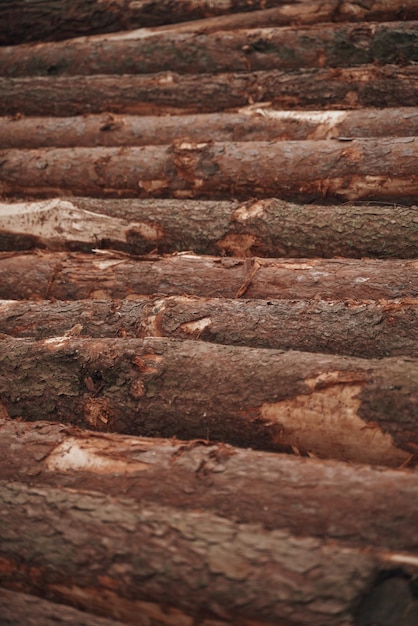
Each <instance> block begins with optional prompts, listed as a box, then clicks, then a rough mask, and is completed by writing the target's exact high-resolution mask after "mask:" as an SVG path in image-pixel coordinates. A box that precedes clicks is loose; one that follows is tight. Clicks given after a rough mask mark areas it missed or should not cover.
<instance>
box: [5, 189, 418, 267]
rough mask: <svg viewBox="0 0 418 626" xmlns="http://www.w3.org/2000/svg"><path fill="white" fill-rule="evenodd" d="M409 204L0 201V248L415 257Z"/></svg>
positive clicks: (416, 235)
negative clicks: (329, 204) (320, 204)
mask: <svg viewBox="0 0 418 626" xmlns="http://www.w3.org/2000/svg"><path fill="white" fill-rule="evenodd" d="M416 222H417V210H416V208H415V207H406V206H396V204H395V205H391V206H383V205H380V206H379V205H374V204H370V205H355V204H354V205H350V204H344V205H331V206H327V205H325V206H318V205H300V204H292V203H287V202H283V201H281V200H277V199H275V198H269V199H267V200H258V201H255V202H251V201H250V202H248V203H243V204H240V203H239V202H236V201H195V200H167V199H166V200H126V199H125V200H123V199H122V200H121V199H112V200H109V199H107V200H103V199H97V198H80V197H73V198H68V199H67V198H64V199H59V198H56V199H53V200H46V201H41V202H22V203H17V202H14V203H13V202H11V203H0V250H30V249H33V248H36V247H39V248H47V249H49V250H77V249H78V250H82V251H87V250H92V249H97V248H100V249H106V248H114V249H118V250H123V251H125V252H129V253H132V254H139V255H145V254H149V253H151V252H153V251H154V252H155V251H158V252H159V253H163V254H167V253H172V252H180V251H193V252H195V253H196V254H212V255H216V254H219V253H220V254H223V255H229V256H240V257H250V256H254V255H255V256H259V257H279V256H280V257H315V256H316V257H333V256H344V257H353V258H363V257H379V258H381V259H384V258H390V257H397V258H415V257H416V256H418V232H417V227H416Z"/></svg>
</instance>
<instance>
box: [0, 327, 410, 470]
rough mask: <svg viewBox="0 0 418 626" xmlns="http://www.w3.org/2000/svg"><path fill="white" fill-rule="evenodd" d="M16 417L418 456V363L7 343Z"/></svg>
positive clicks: (235, 350) (256, 444) (320, 450)
mask: <svg viewBox="0 0 418 626" xmlns="http://www.w3.org/2000/svg"><path fill="white" fill-rule="evenodd" d="M2 349H3V352H2V355H1V356H0V359H1V360H0V363H1V371H0V399H1V400H0V401H1V402H2V404H3V407H4V410H6V411H8V412H9V414H10V416H12V417H21V418H23V419H27V420H28V419H34V420H37V419H55V420H58V421H61V422H66V423H71V424H75V425H79V426H82V427H87V428H92V429H93V430H101V431H109V432H120V433H125V434H135V435H143V436H162V437H172V436H176V437H179V438H182V439H194V438H205V439H212V440H214V441H225V442H227V443H231V444H233V445H237V446H240V447H252V448H256V449H263V450H271V451H285V452H292V451H297V452H298V453H300V454H314V455H315V456H319V457H321V458H334V459H342V460H350V461H354V462H362V463H371V464H383V465H387V466H392V467H398V466H399V465H402V464H404V463H411V464H414V463H415V462H416V460H417V458H418V457H417V456H416V451H417V448H418V428H417V423H416V422H417V415H418V411H417V406H418V360H416V359H415V360H414V359H411V358H409V357H408V358H406V357H405V358H401V357H397V358H387V359H370V360H368V359H367V360H366V359H357V358H354V357H342V356H334V355H324V354H312V353H308V352H292V351H290V352H284V351H278V350H263V349H255V348H247V347H236V346H223V345H218V344H209V343H206V342H196V341H176V340H173V339H165V338H146V339H142V340H141V339H83V338H79V337H76V338H74V337H71V336H66V337H56V338H49V339H45V340H41V341H35V340H31V339H14V338H8V337H5V338H3V340H2Z"/></svg>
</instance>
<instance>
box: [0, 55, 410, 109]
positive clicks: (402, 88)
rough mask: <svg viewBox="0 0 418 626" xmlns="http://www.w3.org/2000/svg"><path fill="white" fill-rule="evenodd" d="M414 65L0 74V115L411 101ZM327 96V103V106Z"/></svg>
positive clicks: (346, 105)
mask: <svg viewBox="0 0 418 626" xmlns="http://www.w3.org/2000/svg"><path fill="white" fill-rule="evenodd" d="M417 78H418V67H417V66H415V65H409V66H408V65H407V66H399V65H383V66H376V65H369V64H368V65H361V66H359V67H351V68H331V69H329V68H323V69H302V70H293V71H281V70H271V71H260V72H235V73H221V74H207V75H206V77H205V81H204V83H202V79H201V76H200V75H185V74H176V73H173V72H163V73H158V74H147V75H139V76H132V75H127V76H97V75H96V76H56V77H46V76H34V77H31V78H0V115H16V114H23V115H42V116H50V115H57V116H68V115H80V114H84V113H102V112H112V113H132V114H141V115H155V114H158V115H162V114H167V113H211V112H216V111H223V110H225V109H236V108H238V107H243V106H247V105H248V104H253V103H254V102H257V103H258V102H271V103H272V104H273V106H274V107H275V108H278V109H289V108H295V109H296V108H307V109H317V108H324V109H326V108H328V109H329V108H331V109H332V108H334V109H338V108H358V107H374V106H375V107H398V106H399V107H401V106H412V107H416V105H417V101H418V86H417ZM324 102H325V103H326V105H324Z"/></svg>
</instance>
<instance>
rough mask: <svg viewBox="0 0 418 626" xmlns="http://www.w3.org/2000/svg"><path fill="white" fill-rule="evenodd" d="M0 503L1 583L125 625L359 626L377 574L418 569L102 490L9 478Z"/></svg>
mask: <svg viewBox="0 0 418 626" xmlns="http://www.w3.org/2000/svg"><path fill="white" fill-rule="evenodd" d="M0 504H1V506H0V511H1V513H0V515H1V518H2V520H3V526H4V530H3V532H2V542H1V544H0V545H1V546H2V547H3V549H2V559H1V569H0V581H1V579H6V580H7V583H8V586H9V587H10V586H12V585H13V584H14V585H16V586H18V587H19V590H22V591H24V592H35V593H39V594H44V595H47V596H48V597H49V598H51V597H52V598H54V599H56V600H58V601H66V602H70V603H76V604H77V605H78V606H80V608H83V609H85V610H91V611H94V612H97V613H102V614H105V615H106V616H107V617H110V618H118V619H122V620H123V621H125V622H127V623H128V624H143V616H144V615H147V616H149V617H151V618H152V617H157V619H160V620H161V621H162V622H163V623H165V624H167V625H171V626H172V625H173V624H176V625H177V624H178V625H182V626H191V625H192V624H193V623H196V622H197V621H199V622H201V621H202V620H205V619H207V620H208V622H209V623H210V624H212V625H213V626H214V625H215V624H216V626H222V625H224V626H225V625H226V624H234V625H237V624H243V625H245V626H247V625H249V624H251V626H262V625H265V626H273V625H275V626H278V625H280V626H281V625H283V626H301V625H308V624H309V626H331V625H332V626H354V624H355V623H357V624H358V619H357V618H359V617H360V619H361V616H362V614H363V613H364V606H365V602H366V601H367V600H369V602H370V600H372V604H373V596H372V594H373V592H375V591H378V590H379V588H380V586H381V581H380V580H379V572H380V571H382V570H386V571H389V572H390V571H391V570H392V571H393V567H394V564H398V563H399V562H400V563H403V562H406V563H407V564H408V563H409V566H408V565H407V566H406V568H405V569H406V571H407V573H408V574H409V575H410V576H411V575H414V574H416V570H417V564H416V563H417V557H416V554H415V553H411V552H410V553H407V554H398V553H396V552H395V553H394V552H392V551H389V550H380V551H378V550H367V551H365V550H364V549H359V548H358V547H355V546H353V547H351V546H349V547H347V546H346V545H345V544H344V543H343V542H332V543H328V542H326V541H320V540H318V539H316V538H310V537H307V538H305V537H294V536H292V535H289V534H288V533H286V532H284V531H279V530H273V531H272V530H270V529H266V528H264V527H263V526H262V525H261V524H245V523H241V522H234V521H232V520H229V519H225V518H222V517H219V516H218V515H216V514H210V513H209V514H208V513H207V512H201V511H183V510H179V509H173V508H172V507H165V506H162V505H159V504H152V505H151V504H150V505H147V506H146V507H145V506H144V505H143V504H142V503H141V502H139V503H136V502H135V501H134V500H133V499H132V498H130V497H127V496H122V497H116V498H115V497H110V496H109V495H107V494H106V493H104V492H98V491H86V490H84V489H81V490H74V489H67V488H63V487H60V488H53V487H33V486H26V485H24V484H22V483H18V482H7V483H6V482H5V481H1V483H0ZM16 529H19V530H18V532H17V531H16ZM0 554H1V553H0ZM395 567H396V565H395ZM403 569H404V568H402V570H401V573H399V570H398V571H397V572H396V573H397V576H396V574H395V578H394V579H392V584H391V585H389V586H388V585H386V593H388V591H391V590H392V591H394V592H395V593H392V594H390V596H391V599H392V602H391V605H392V606H391V608H392V611H391V613H392V614H395V616H396V618H397V619H398V621H397V622H396V624H397V625H398V624H402V625H403V626H414V624H415V622H413V621H411V617H412V618H413V619H414V618H415V617H416V601H414V598H413V596H412V593H411V591H410V589H409V585H408V584H406V585H405V586H404V587H402V591H405V592H406V594H405V593H403V594H399V588H398V585H396V582H398V581H400V582H402V571H403ZM404 582H405V581H404ZM399 595H401V597H399ZM405 595H406V597H405ZM405 600H406V602H405ZM375 604H376V603H375ZM379 604H380V607H381V604H382V599H380V603H378V604H377V607H376V606H375V609H376V608H377V609H378V608H379ZM366 606H367V605H366ZM406 610H408V613H409V616H408V619H407V621H404V620H405V613H406ZM411 610H412V611H413V615H412V616H411ZM212 620H214V621H212ZM401 620H402V621H401ZM151 623H153V624H154V623H155V622H151ZM203 623H204V624H206V623H207V622H203ZM392 623H393V624H395V622H392Z"/></svg>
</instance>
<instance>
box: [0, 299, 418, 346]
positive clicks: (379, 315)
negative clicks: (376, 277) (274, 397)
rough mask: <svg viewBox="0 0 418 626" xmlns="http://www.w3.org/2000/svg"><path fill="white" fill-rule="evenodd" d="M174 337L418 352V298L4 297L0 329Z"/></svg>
mask: <svg viewBox="0 0 418 626" xmlns="http://www.w3.org/2000/svg"><path fill="white" fill-rule="evenodd" d="M71 332H72V333H73V334H77V333H78V335H79V336H82V337H171V338H174V339H176V338H177V339H196V340H198V339H200V340H202V341H209V342H212V343H222V344H228V345H237V346H250V347H253V348H276V349H281V350H302V351H306V352H323V353H328V354H343V355H347V356H357V357H362V358H377V357H384V356H401V355H405V356H412V357H418V300H413V299H408V300H394V301H393V300H392V301H387V300H386V301H382V300H381V301H379V302H370V301H356V300H354V301H353V300H351V301H344V302H326V301H318V300H314V301H308V302H307V301H300V300H299V301H292V300H276V301H272V300H269V301H265V300H257V301H255V300H245V303H243V302H242V301H241V300H225V299H222V298H213V299H207V298H201V299H197V298H192V297H186V296H171V297H167V298H143V299H140V300H136V301H131V300H123V301H115V300H113V301H108V300H94V301H92V300H79V301H77V302H62V301H61V302H49V301H42V302H27V301H26V302H20V301H14V300H12V301H7V300H6V301H4V300H3V301H2V302H0V333H2V334H5V335H6V334H7V335H10V336H14V337H28V338H30V337H31V338H33V339H45V338H47V337H54V336H62V335H65V334H66V333H71Z"/></svg>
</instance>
